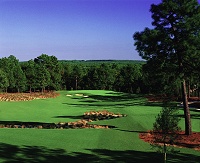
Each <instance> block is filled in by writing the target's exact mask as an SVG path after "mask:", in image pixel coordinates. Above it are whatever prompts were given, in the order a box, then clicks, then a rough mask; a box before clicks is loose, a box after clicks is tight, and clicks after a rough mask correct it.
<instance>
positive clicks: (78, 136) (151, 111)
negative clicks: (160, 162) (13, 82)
mask: <svg viewBox="0 0 200 163" xmlns="http://www.w3.org/2000/svg"><path fill="white" fill-rule="evenodd" d="M60 93H61V96H59V97H58V98H56V99H46V100H34V101H30V102H1V103H0V121H24V122H56V123H57V122H68V121H76V120H78V119H79V118H80V116H81V115H82V114H83V113H84V112H85V111H90V110H105V109H106V110H109V111H112V112H115V113H118V112H120V113H123V114H126V115H127V117H123V118H119V119H112V120H104V121H98V122H93V123H96V124H106V125H111V126H114V127H115V128H114V129H76V130H74V129H68V130H38V129H0V140H1V143H0V153H1V152H2V151H4V152H5V151H6V150H8V151H7V152H8V153H11V154H8V153H5V154H0V160H1V159H5V160H9V161H10V160H11V161H13V160H14V161H16V160H17V161H21V160H23V161H24V162H25V161H27V159H32V160H33V159H34V160H35V161H36V162H42V161H43V160H45V161H46V162H51V161H50V160H52V162H53V161H54V162H55V160H56V161H57V162H63V160H65V159H69V160H70V161H74V160H76V161H77V160H78V161H80V162H81V161H82V159H85V160H87V162H90V161H91V162H95V161H98V160H99V159H102V162H109V161H122V162H127V161H131V162H133V158H134V160H135V162H142V161H144V162H145V161H147V160H148V161H149V160H150V159H152V161H155V160H157V158H156V157H157V156H158V155H157V154H155V153H152V152H154V151H153V150H152V149H151V147H150V145H149V144H148V143H145V142H143V141H141V140H140V139H139V138H138V132H140V131H146V130H149V129H152V124H153V122H154V120H155V116H156V115H157V114H158V113H159V111H160V107H158V106H145V105H144V104H145V99H144V98H142V97H138V96H132V97H130V96H128V95H126V94H120V93H115V92H110V91H77V92H76V91H69V92H65V91H63V92H60ZM76 93H79V94H85V95H89V98H83V97H78V96H75V94H76ZM66 94H71V95H73V96H71V97H67V96H66ZM180 114H182V111H180ZM193 114H195V116H194V115H193ZM191 115H193V119H192V122H193V129H194V130H196V131H200V126H199V122H198V117H199V113H196V112H195V113H191ZM183 125H184V123H183V120H182V121H181V126H182V127H183ZM13 149H15V150H14V151H13ZM10 151H11V152H10ZM27 151H29V152H30V153H32V154H31V156H29V157H28V155H29V154H30V153H27ZM33 153H35V154H33ZM16 154H17V155H21V156H20V157H17V158H16ZM190 155H191V156H190ZM187 158H190V161H191V160H192V159H193V160H194V162H195V160H198V159H199V158H200V153H199V152H197V151H194V150H190V149H181V153H180V154H179V155H178V156H176V159H179V160H181V161H186V162H187ZM191 158H192V159H191ZM20 159H21V160H20ZM79 159H80V160H79ZM124 159H125V160H126V161H125V160H124ZM173 160H174V159H172V156H171V161H173ZM28 162H31V161H30V160H29V161H28Z"/></svg>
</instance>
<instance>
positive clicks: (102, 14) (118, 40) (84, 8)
mask: <svg viewBox="0 0 200 163" xmlns="http://www.w3.org/2000/svg"><path fill="white" fill-rule="evenodd" d="M159 3H161V0H96V1H93V0H49V1H47V0H29V1H26V0H16V1H13V0H6V1H5V0H0V20H1V27H0V38H1V39H0V58H2V57H8V56H10V55H13V56H15V57H16V58H17V59H19V60H20V61H28V60H30V59H34V58H36V57H38V56H40V55H41V54H47V55H49V56H52V55H53V56H56V57H57V58H58V60H143V59H142V58H141V57H140V56H139V54H138V52H137V51H136V50H135V46H134V40H133V34H134V33H135V32H137V31H143V30H144V28H145V27H149V28H152V25H151V22H152V18H151V12H150V11H149V10H150V6H151V4H159Z"/></svg>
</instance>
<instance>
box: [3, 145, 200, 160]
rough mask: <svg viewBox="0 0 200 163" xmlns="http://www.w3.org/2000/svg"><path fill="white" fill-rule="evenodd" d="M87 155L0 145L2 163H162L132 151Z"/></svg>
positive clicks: (98, 151)
mask: <svg viewBox="0 0 200 163" xmlns="http://www.w3.org/2000/svg"><path fill="white" fill-rule="evenodd" d="M85 150H86V151H88V152H89V153H82V152H67V151H65V150H64V149H49V148H46V147H43V146H16V145H10V144H5V143H0V161H3V162H4V163H64V162H91V163H92V162H102V163H105V162H110V163H111V162H134V163H146V162H151V161H152V162H157V163H159V162H162V156H161V154H158V153H155V152H141V151H134V150H126V151H117V150H108V149H85ZM168 158H169V161H168V162H170V163H174V162H188V161H189V162H190V163H196V162H198V161H199V159H200V156H196V155H190V154H185V155H184V154H178V155H175V156H173V155H168Z"/></svg>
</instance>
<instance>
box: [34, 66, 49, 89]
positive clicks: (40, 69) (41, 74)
mask: <svg viewBox="0 0 200 163" xmlns="http://www.w3.org/2000/svg"><path fill="white" fill-rule="evenodd" d="M35 68H36V72H37V75H36V83H37V85H36V87H37V88H41V90H42V92H44V91H45V89H46V87H47V86H48V85H49V83H50V74H49V71H48V70H47V69H46V67H45V66H44V65H43V64H36V65H35Z"/></svg>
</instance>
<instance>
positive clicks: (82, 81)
mask: <svg viewBox="0 0 200 163" xmlns="http://www.w3.org/2000/svg"><path fill="white" fill-rule="evenodd" d="M141 80H142V64H139V63H137V64H136V63H135V64H130V63H123V64H117V62H116V63H110V62H108V63H107V62H100V63H95V62H94V63H93V64H91V63H88V64H87V63H85V64H81V62H77V63H73V62H64V61H59V60H58V59H57V58H56V57H55V56H48V55H47V54H42V55H40V56H39V57H37V58H34V59H31V60H29V61H27V62H19V60H18V59H17V58H16V57H15V56H13V55H10V56H9V57H3V58H1V59H0V90H1V91H2V92H27V91H29V92H35V91H42V92H44V91H45V90H78V89H82V90H83V89H96V90H100V89H101V90H103V89H105V90H117V91H123V92H130V93H136V92H138V93H139V92H141V91H142V90H143V88H142V85H141V83H142V82H141Z"/></svg>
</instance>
